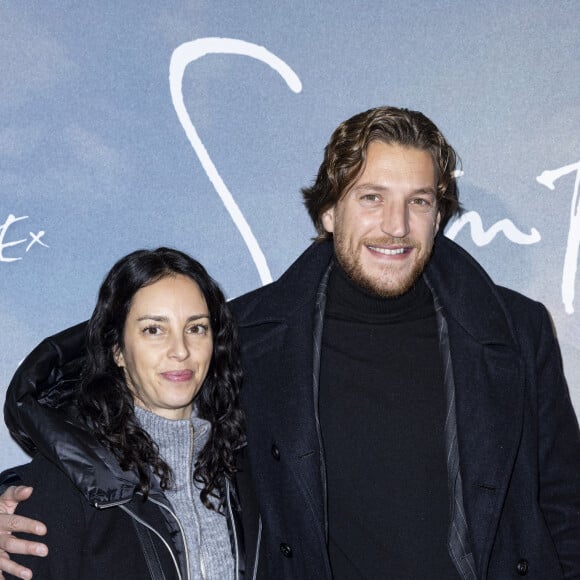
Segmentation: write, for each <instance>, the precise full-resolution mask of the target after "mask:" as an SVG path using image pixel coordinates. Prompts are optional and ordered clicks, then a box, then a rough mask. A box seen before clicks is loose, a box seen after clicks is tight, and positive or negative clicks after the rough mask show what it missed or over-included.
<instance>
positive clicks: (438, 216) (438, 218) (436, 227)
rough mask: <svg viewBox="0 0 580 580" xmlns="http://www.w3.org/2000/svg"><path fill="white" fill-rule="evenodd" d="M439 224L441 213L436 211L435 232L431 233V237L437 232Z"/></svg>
mask: <svg viewBox="0 0 580 580" xmlns="http://www.w3.org/2000/svg"><path fill="white" fill-rule="evenodd" d="M440 223H441V211H437V216H436V217H435V231H434V232H433V237H435V236H436V235H437V233H438V232H439V224H440Z"/></svg>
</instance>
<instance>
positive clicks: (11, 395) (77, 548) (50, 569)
mask: <svg viewBox="0 0 580 580" xmlns="http://www.w3.org/2000/svg"><path fill="white" fill-rule="evenodd" d="M85 329H86V324H85V323H83V324H79V325H77V326H75V327H72V328H70V329H67V330H65V331H63V332H61V333H59V334H57V335H55V336H53V337H50V338H47V339H45V340H44V341H43V342H42V343H41V344H40V345H39V346H38V347H37V348H36V349H35V350H34V351H32V353H31V354H30V355H29V356H28V357H27V358H26V359H25V361H24V362H23V363H22V364H21V366H20V367H19V369H18V371H17V373H16V374H15V376H14V378H13V379H12V382H11V384H10V386H9V388H8V391H7V398H6V404H5V408H4V414H5V421H6V425H7V426H8V428H9V429H10V431H11V433H12V435H13V437H14V438H15V439H16V441H17V442H18V443H19V444H20V445H21V446H22V447H23V449H24V450H26V451H27V452H28V453H30V454H31V455H33V456H34V459H33V461H32V462H31V463H30V464H29V465H25V466H22V467H19V468H14V469H11V470H8V471H7V472H5V473H4V474H3V475H2V478H3V480H4V482H6V483H7V482H10V481H20V482H22V483H24V484H27V485H32V486H33V487H35V488H36V489H35V492H34V493H33V496H32V497H31V499H29V500H27V501H26V502H22V503H21V504H20V505H19V506H18V512H17V513H19V514H21V515H25V516H29V517H34V518H36V519H40V520H42V521H43V522H44V523H46V524H47V527H48V536H47V537H46V542H47V544H48V545H49V549H51V550H52V552H51V557H49V558H46V559H40V558H35V557H29V556H17V555H13V556H12V557H13V559H14V560H16V561H18V562H20V563H22V564H24V565H26V566H28V567H30V568H31V569H32V570H33V572H34V573H35V577H41V578H59V579H63V578H75V579H76V578H107V579H115V578H119V579H121V578H123V579H127V578H135V579H137V578H138V579H144V578H154V579H157V578H164V579H166V580H170V579H173V578H179V579H181V578H183V579H185V578H189V571H188V565H187V556H186V553H185V549H184V546H185V541H184V536H183V531H182V530H181V526H180V523H179V520H178V518H177V516H176V515H175V514H174V513H173V511H172V508H171V505H170V503H169V502H168V501H167V499H166V497H165V495H164V493H163V491H162V490H161V488H160V486H159V485H158V483H157V481H156V480H154V479H152V489H151V492H150V495H149V498H148V499H147V500H146V501H143V498H142V496H141V494H140V493H139V492H137V490H138V484H139V479H138V476H137V474H136V473H133V472H131V471H123V470H122V469H121V468H120V466H119V463H118V461H117V459H116V458H115V456H114V455H113V454H112V453H111V452H110V451H109V450H107V449H106V448H105V447H103V446H102V445H101V444H99V443H98V441H97V440H96V439H95V438H94V436H93V435H92V434H91V433H90V432H89V431H87V430H86V429H85V428H84V427H83V425H82V423H81V422H80V421H79V420H78V419H77V418H76V417H75V405H74V404H73V402H74V400H75V398H76V395H75V391H76V388H77V385H78V377H79V374H80V370H81V366H82V364H83V354H84V336H85ZM1 482H2V480H1V479H0V483H1ZM238 506H239V504H238V502H237V501H236V499H235V495H234V493H233V489H232V486H231V485H230V484H229V482H228V494H227V501H226V507H227V515H228V521H229V524H230V526H229V527H230V532H231V539H232V546H233V549H234V556H235V559H236V567H237V570H238V576H239V577H244V563H243V561H242V558H240V557H239V554H240V552H242V548H243V543H242V541H241V537H239V534H238V531H237V530H236V527H238V528H239V525H238V526H236V524H235V522H236V521H237V520H239V518H240V514H239V507H238Z"/></svg>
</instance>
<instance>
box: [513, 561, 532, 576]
mask: <svg viewBox="0 0 580 580" xmlns="http://www.w3.org/2000/svg"><path fill="white" fill-rule="evenodd" d="M528 569H529V566H528V561H527V560H524V559H523V558H522V559H521V560H520V561H519V562H518V565H517V566H516V572H517V573H518V574H519V575H520V576H525V575H526V574H527V573H528Z"/></svg>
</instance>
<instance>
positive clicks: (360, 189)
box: [350, 183, 437, 195]
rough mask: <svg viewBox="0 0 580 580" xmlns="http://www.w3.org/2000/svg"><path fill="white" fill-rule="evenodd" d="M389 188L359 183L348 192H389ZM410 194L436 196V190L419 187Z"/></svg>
mask: <svg viewBox="0 0 580 580" xmlns="http://www.w3.org/2000/svg"><path fill="white" fill-rule="evenodd" d="M390 190H391V188H390V187H386V186H384V185H379V184H378V183H360V184H357V185H353V186H352V188H351V189H350V191H357V192H365V191H366V192H374V191H379V192H380V191H390ZM411 193H412V194H417V193H418V194H421V193H423V194H431V195H437V190H436V188H435V187H432V186H431V185H427V186H425V187H419V188H418V189H414V190H412V191H411Z"/></svg>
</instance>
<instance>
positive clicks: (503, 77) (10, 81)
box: [0, 0, 580, 469]
mask: <svg viewBox="0 0 580 580" xmlns="http://www.w3.org/2000/svg"><path fill="white" fill-rule="evenodd" d="M578 22H580V3H579V2H576V1H557V0H554V1H550V2H545V1H539V0H536V1H529V0H528V1H521V2H520V1H506V0H488V1H487V2H480V1H476V0H473V1H469V0H466V1H462V2H451V1H446V0H439V1H438V2H437V3H434V2H433V3H432V2H428V1H427V0H422V1H414V0H401V1H397V0H382V1H376V2H354V1H348V2H346V1H343V0H333V1H316V2H313V1H312V0H308V1H306V0H294V1H293V2H279V1H276V0H263V1H252V2H243V1H240V2H231V1H229V0H211V1H209V0H208V1H193V0H188V1H185V0H182V1H178V0H173V1H171V0H169V1H168V0H163V1H162V0H151V1H149V2H146V3H143V2H136V1H132V2H131V1H128V2H113V1H105V0H101V1H100V2H82V3H81V2H73V1H66V0H58V1H57V0H43V1H40V0H37V1H29V2H16V1H5V2H2V3H1V4H0V79H1V81H0V111H1V125H0V296H1V302H0V316H1V319H2V331H1V332H0V353H1V354H0V398H1V399H2V401H3V400H4V395H5V390H6V386H7V385H8V383H9V381H10V378H11V376H12V374H13V373H14V371H15V369H16V368H17V366H18V364H19V363H20V362H21V360H22V359H23V358H24V357H25V356H26V354H27V353H28V352H29V351H30V350H31V349H32V348H33V347H34V346H35V345H36V344H37V343H38V342H39V341H40V340H41V339H43V338H44V337H45V336H48V335H50V334H53V333H55V332H58V331H59V330H61V329H64V328H66V327H68V326H70V325H73V324H75V323H77V322H79V321H82V320H85V319H87V318H88V317H89V316H90V314H91V311H92V308H93V307H94V303H95V299H96V294H97V290H98V287H99V285H100V283H101V282H102V279H103V277H104V275H105V274H106V272H107V271H108V270H109V269H110V267H111V266H112V265H113V263H114V262H115V261H116V260H117V259H118V258H120V257H121V256H123V255H125V254H127V253H128V252H131V251H133V250H135V249H138V248H154V247H157V246H160V245H169V246H174V247H176V248H179V249H182V250H184V251H186V252H189V253H191V254H192V255H193V256H195V257H196V258H197V259H199V260H200V261H201V262H202V263H203V264H205V265H206V266H207V268H208V270H209V271H210V273H211V274H212V275H213V276H214V277H215V278H216V279H217V280H218V281H219V282H220V283H221V285H222V287H223V288H224V290H225V292H226V294H227V296H228V297H229V298H233V297H236V296H239V295H240V294H242V293H244V292H247V291H249V290H251V289H253V288H255V287H257V286H259V285H261V284H265V283H267V282H268V281H270V280H272V279H275V278H277V277H278V276H279V275H280V274H281V273H282V272H283V271H284V270H285V269H286V268H287V267H288V266H289V265H290V264H291V262H292V261H293V260H294V259H295V258H296V257H297V256H298V255H299V254H300V253H301V252H302V251H303V250H304V249H305V248H306V247H307V245H308V244H309V243H310V239H311V237H312V236H313V234H314V230H313V227H312V225H311V223H310V221H309V219H308V217H307V214H306V211H305V209H304V208H303V206H302V201H301V197H300V193H299V190H300V187H302V186H304V185H308V184H310V183H311V181H312V179H313V178H314V176H315V174H316V171H317V169H318V166H319V164H320V162H321V160H322V154H323V148H324V145H325V144H326V143H327V141H328V138H329V136H330V134H331V132H332V130H333V129H334V128H335V127H336V126H337V125H338V124H339V123H340V122H341V121H343V120H344V119H346V118H348V117H350V116H352V115H353V114H355V113H358V112H360V111H363V110H366V109H368V108H371V107H374V106H378V105H383V104H391V105H396V106H404V107H408V108H412V109H417V110H420V111H423V112H424V113H425V114H426V115H427V116H429V117H430V118H432V119H433V120H434V121H435V122H436V123H437V124H438V126H439V127H440V128H441V130H442V131H443V132H444V133H445V135H446V136H447V138H448V139H449V141H450V142H451V143H452V144H453V145H454V147H455V148H456V149H457V151H458V152H459V154H460V156H461V158H462V161H463V166H462V172H461V173H460V176H459V186H460V194H461V199H462V202H463V206H464V208H465V213H464V214H463V216H462V217H461V218H460V219H458V220H456V221H454V222H452V223H451V224H450V225H449V227H448V228H447V231H446V235H448V236H449V237H450V238H453V239H455V240H456V241H457V242H458V243H459V244H461V245H462V246H463V247H465V248H466V249H467V250H468V251H469V252H470V253H471V254H473V255H474V256H475V257H476V258H477V259H478V260H479V261H480V262H481V263H482V264H483V265H484V267H485V268H486V269H487V270H488V272H489V274H490V275H491V276H492V277H493V279H494V280H495V281H496V282H498V283H500V284H502V285H505V286H508V287H511V288H514V289H516V290H519V291H521V292H523V293H524V294H526V295H528V296H530V297H532V298H534V299H536V300H539V301H541V302H543V303H544V304H545V305H546V306H547V307H548V309H549V311H550V313H551V315H552V317H553V320H554V323H555V326H556V329H557V333H558V336H559V340H560V344H561V348H562V352H563V359H564V366H565V371H566V375H567V378H568V383H569V386H570V392H571V396H572V399H573V402H574V405H575V408H576V410H577V412H580V357H579V342H580V341H579V338H580V291H579V282H578V280H579V276H578V273H577V268H578V250H579V246H580V200H579V187H580V140H579V136H580V131H579V129H580V123H579V120H580V105H579V103H580V82H579V74H578V72H579V71H578V67H579V63H580V58H579V57H580V51H579V39H580V35H579V34H578ZM280 412H281V413H283V412H284V410H283V409H281V410H280ZM0 424H1V427H0V469H2V468H5V467H8V466H10V465H13V464H16V463H22V462H24V461H25V460H26V459H27V458H26V456H25V455H24V453H23V452H21V451H20V450H19V448H18V447H17V446H16V444H15V443H14V442H13V441H12V440H11V439H10V437H9V435H8V433H7V430H6V428H5V426H4V424H3V422H0Z"/></svg>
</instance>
